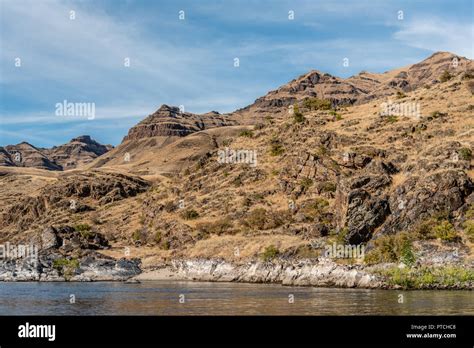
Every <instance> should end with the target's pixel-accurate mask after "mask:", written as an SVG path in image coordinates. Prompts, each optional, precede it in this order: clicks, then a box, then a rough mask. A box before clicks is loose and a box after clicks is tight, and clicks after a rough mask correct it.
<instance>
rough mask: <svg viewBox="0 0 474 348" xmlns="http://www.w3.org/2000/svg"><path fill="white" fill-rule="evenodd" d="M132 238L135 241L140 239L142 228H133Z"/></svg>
mask: <svg viewBox="0 0 474 348" xmlns="http://www.w3.org/2000/svg"><path fill="white" fill-rule="evenodd" d="M132 239H133V241H135V242H138V241H141V240H142V230H141V229H138V230H135V231H134V232H133V233H132Z"/></svg>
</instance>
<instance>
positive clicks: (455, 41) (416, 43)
mask: <svg viewBox="0 0 474 348" xmlns="http://www.w3.org/2000/svg"><path fill="white" fill-rule="evenodd" d="M394 38H395V39H397V40H400V41H402V42H403V43H405V44H407V45H409V46H412V47H417V48H423V49H427V50H431V51H449V52H451V53H455V54H459V55H462V56H466V57H468V58H471V59H472V58H473V57H474V50H473V42H474V24H473V23H472V22H471V23H455V22H448V21H445V20H444V19H441V18H437V17H431V18H422V19H416V20H413V21H410V22H408V23H407V24H406V25H404V26H403V27H402V28H401V29H400V30H398V31H397V32H395V34H394Z"/></svg>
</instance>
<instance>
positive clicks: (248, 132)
mask: <svg viewBox="0 0 474 348" xmlns="http://www.w3.org/2000/svg"><path fill="white" fill-rule="evenodd" d="M239 136H241V137H246V138H253V132H252V131H251V130H249V129H246V130H243V131H242V132H240V134H239Z"/></svg>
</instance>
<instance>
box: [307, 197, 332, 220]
mask: <svg viewBox="0 0 474 348" xmlns="http://www.w3.org/2000/svg"><path fill="white" fill-rule="evenodd" d="M328 206H329V202H328V201H327V200H325V199H324V198H321V197H317V198H315V199H314V200H312V201H308V202H306V203H305V204H304V205H303V207H302V208H301V210H300V211H301V213H302V214H303V215H304V216H305V220H307V221H313V220H315V219H316V218H317V217H320V216H321V215H323V214H324V213H325V212H326V209H327V207H328Z"/></svg>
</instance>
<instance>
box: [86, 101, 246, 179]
mask: <svg viewBox="0 0 474 348" xmlns="http://www.w3.org/2000/svg"><path fill="white" fill-rule="evenodd" d="M236 124H237V122H236V121H235V120H230V119H229V118H228V117H227V116H224V115H220V114H219V113H217V112H209V113H206V114H200V115H199V114H193V113H189V112H181V111H180V109H179V108H178V107H174V106H168V105H162V106H161V107H160V108H159V109H158V110H157V111H155V112H154V113H153V114H151V115H149V116H148V117H147V118H145V119H144V120H143V121H141V122H139V123H138V124H137V125H135V126H134V127H132V128H130V130H129V132H128V134H127V136H125V137H124V139H123V141H122V143H121V144H120V145H119V146H117V148H115V149H114V150H113V151H111V152H109V153H107V154H106V155H105V156H102V157H100V158H98V159H97V160H96V161H94V162H93V163H91V165H90V166H89V168H115V169H118V170H125V171H129V172H131V173H134V174H138V175H154V174H168V173H176V172H179V171H180V170H182V169H184V168H187V167H189V166H190V165H191V164H192V163H195V162H196V160H197V159H199V158H200V157H201V156H202V155H204V154H205V153H207V152H208V151H210V150H213V149H215V148H216V146H217V142H219V141H220V140H219V139H220V138H222V137H223V136H224V137H225V136H227V135H226V134H229V133H235V132H238V131H240V130H241V128H242V127H240V128H239V127H238V126H236V127H234V125H236ZM243 128H244V129H245V127H243ZM220 133H222V135H220Z"/></svg>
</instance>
